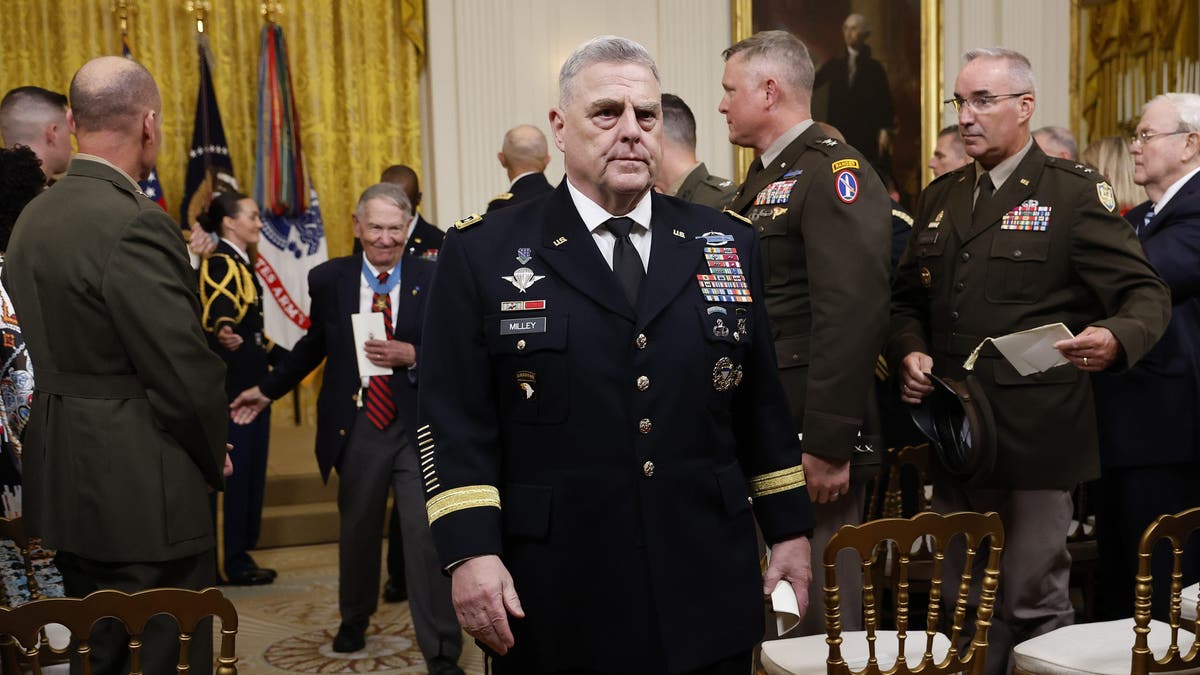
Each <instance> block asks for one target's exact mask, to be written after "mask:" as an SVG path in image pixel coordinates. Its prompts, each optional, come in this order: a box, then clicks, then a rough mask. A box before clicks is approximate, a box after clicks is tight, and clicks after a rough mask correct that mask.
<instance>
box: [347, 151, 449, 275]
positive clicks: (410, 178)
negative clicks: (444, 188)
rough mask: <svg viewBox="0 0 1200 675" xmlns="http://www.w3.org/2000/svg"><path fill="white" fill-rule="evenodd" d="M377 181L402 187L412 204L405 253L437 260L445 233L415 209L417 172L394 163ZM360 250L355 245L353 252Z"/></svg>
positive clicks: (418, 187) (418, 200) (418, 196)
mask: <svg viewBox="0 0 1200 675" xmlns="http://www.w3.org/2000/svg"><path fill="white" fill-rule="evenodd" d="M379 182H380V183H395V184H396V185H399V186H400V187H401V188H404V194H406V195H408V201H409V203H410V204H412V213H413V219H412V225H410V226H409V228H408V251H407V254H408V255H411V256H413V257H416V258H425V259H428V260H437V254H438V249H439V248H441V247H442V240H443V239H445V238H446V233H445V232H442V231H441V229H440V228H438V226H437V225H434V224H433V223H431V222H429V221H428V220H425V218H424V217H422V216H421V212H420V211H418V210H417V207H418V206H420V205H421V181H420V179H419V178H417V172H416V171H415V170H413V168H412V167H411V166H406V165H404V164H395V165H393V166H389V167H388V168H386V169H384V170H383V175H381V176H380V177H379ZM361 251H362V249H361V248H360V247H358V246H356V247H355V250H354V252H355V253H360V252H361Z"/></svg>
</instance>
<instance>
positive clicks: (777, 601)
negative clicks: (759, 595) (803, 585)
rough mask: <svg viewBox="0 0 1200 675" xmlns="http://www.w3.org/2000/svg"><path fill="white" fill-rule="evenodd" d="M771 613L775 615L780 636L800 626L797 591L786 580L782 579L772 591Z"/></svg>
mask: <svg viewBox="0 0 1200 675" xmlns="http://www.w3.org/2000/svg"><path fill="white" fill-rule="evenodd" d="M771 611H772V612H774V613H775V628H776V629H777V630H778V631H779V634H780V635H783V634H785V633H787V632H788V631H790V630H792V629H793V628H795V627H796V626H798V625H800V605H799V603H797V602H796V591H794V590H792V585H791V584H790V583H788V581H787V580H786V579H780V580H779V583H777V584H775V590H773V591H771Z"/></svg>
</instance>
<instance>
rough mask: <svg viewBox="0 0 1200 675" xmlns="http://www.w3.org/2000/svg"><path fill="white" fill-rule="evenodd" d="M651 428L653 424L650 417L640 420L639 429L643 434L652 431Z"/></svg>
mask: <svg viewBox="0 0 1200 675" xmlns="http://www.w3.org/2000/svg"><path fill="white" fill-rule="evenodd" d="M651 428H652V425H651V424H650V418H649V417H643V418H642V419H641V421H639V422H638V431H640V432H642V433H643V434H648V433H650V429H651Z"/></svg>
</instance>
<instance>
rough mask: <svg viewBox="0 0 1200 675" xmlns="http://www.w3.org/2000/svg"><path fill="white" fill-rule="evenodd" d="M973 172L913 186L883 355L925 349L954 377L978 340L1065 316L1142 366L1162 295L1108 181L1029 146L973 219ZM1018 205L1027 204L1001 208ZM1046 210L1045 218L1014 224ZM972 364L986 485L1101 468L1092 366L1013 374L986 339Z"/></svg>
mask: <svg viewBox="0 0 1200 675" xmlns="http://www.w3.org/2000/svg"><path fill="white" fill-rule="evenodd" d="M975 181H976V177H975V165H974V164H969V165H967V166H965V167H963V168H961V169H958V170H956V171H951V172H949V173H946V174H944V175H942V176H940V177H939V178H937V179H936V180H934V181H933V182H932V183H930V184H929V186H928V187H927V188H925V191H924V192H922V193H921V197H920V199H919V200H918V202H917V215H916V226H915V227H914V228H913V232H912V236H911V237H910V238H909V243H908V249H907V250H906V251H905V252H904V256H903V257H902V258H901V260H900V267H899V269H898V270H897V272H896V275H897V276H896V282H895V286H894V288H893V295H892V337H891V341H890V344H889V352H888V360H889V361H890V362H891V363H897V364H898V363H900V362H901V360H902V359H903V358H904V356H905V355H907V354H909V353H910V352H914V351H919V352H924V353H926V354H929V355H930V356H932V357H933V371H934V373H935V374H938V375H943V376H948V377H953V378H957V379H962V378H963V377H964V374H965V372H964V371H963V369H962V363H963V361H964V360H965V359H966V358H967V356H968V355H969V354H970V353H971V350H973V349H974V348H975V347H976V345H978V344H979V343H980V342H981V341H982V340H983V339H984V338H985V337H989V336H990V337H996V336H1000V335H1005V334H1008V333H1012V332H1015V331H1020V330H1026V329H1029V328H1035V327H1037V326H1041V325H1044V324H1048V323H1055V322H1060V321H1061V322H1062V323H1064V324H1066V326H1067V328H1069V329H1071V331H1072V332H1074V333H1076V334H1078V333H1079V332H1080V331H1082V330H1083V329H1084V328H1087V327H1088V326H1091V325H1094V326H1100V327H1104V328H1107V329H1109V330H1110V331H1112V334H1113V335H1114V336H1115V337H1116V339H1117V340H1118V341H1119V342H1120V343H1121V347H1122V349H1123V354H1124V361H1123V362H1122V363H1118V364H1117V365H1116V366H1114V367H1115V368H1116V369H1118V370H1120V369H1123V368H1126V367H1128V366H1129V365H1132V364H1135V363H1137V362H1138V361H1139V360H1140V359H1141V358H1142V357H1143V356H1144V355H1145V354H1146V352H1148V351H1149V350H1150V348H1151V347H1153V346H1154V343H1155V342H1156V341H1158V338H1159V336H1160V335H1162V333H1163V331H1164V330H1165V329H1166V325H1167V319H1168V318H1169V316H1170V309H1171V306H1170V296H1169V292H1168V290H1167V287H1166V284H1164V283H1163V281H1162V279H1160V278H1159V277H1158V275H1157V274H1156V273H1155V272H1154V268H1152V267H1151V266H1150V263H1148V262H1147V261H1146V257H1145V255H1144V254H1143V252H1142V247H1141V246H1140V245H1139V244H1138V241H1137V237H1136V236H1134V233H1133V229H1132V228H1130V227H1129V225H1128V224H1127V223H1125V222H1124V221H1123V220H1122V219H1121V217H1120V216H1118V215H1117V214H1116V212H1115V209H1116V203H1115V200H1112V201H1111V202H1109V204H1111V208H1110V207H1109V204H1105V203H1104V201H1105V197H1104V195H1106V194H1107V195H1109V197H1110V198H1111V188H1108V189H1106V188H1107V184H1106V183H1103V178H1102V177H1101V176H1100V175H1099V174H1097V173H1096V172H1095V171H1094V170H1093V169H1090V168H1087V167H1085V166H1083V165H1082V164H1075V163H1074V162H1069V161H1065V160H1060V159H1057V158H1054V157H1047V156H1046V155H1045V154H1044V153H1043V152H1042V151H1041V150H1040V149H1038V147H1037V144H1034V145H1033V146H1032V147H1031V148H1030V150H1029V152H1028V154H1027V155H1026V156H1025V157H1024V159H1022V161H1021V162H1020V164H1018V165H1017V168H1016V170H1015V171H1014V172H1013V174H1012V176H1010V177H1009V178H1008V180H1007V181H1005V182H1004V184H1003V185H1002V186H1001V187H1000V189H999V190H998V191H997V192H996V194H995V195H994V196H993V197H992V199H991V203H990V204H989V205H988V206H986V207H984V208H985V209H986V210H985V211H984V212H983V214H982V215H981V217H980V218H979V221H980V225H978V226H976V225H973V223H972V195H973V193H974V189H975ZM1017 207H1023V208H1024V211H1023V213H1024V215H1020V216H1019V218H1017V219H1015V220H1014V216H1011V215H1010V216H1007V217H1006V214H1009V212H1010V211H1013V210H1014V209H1016V208H1017ZM1038 209H1041V210H1040V211H1039V210H1038ZM1041 216H1046V217H1048V220H1047V221H1046V222H1045V223H1044V225H1045V227H1044V229H1039V228H1038V226H1034V227H1029V226H1028V225H1026V224H1023V223H1028V222H1029V221H1031V220H1033V219H1035V218H1040V217H1041ZM974 372H975V377H976V378H977V379H978V381H979V384H980V385H981V386H982V387H983V390H984V392H985V393H986V394H987V397H988V399H989V401H990V403H991V406H992V411H993V413H994V416H995V420H996V427H997V429H996V442H997V452H996V466H995V470H994V471H992V472H991V474H990V475H988V476H986V477H985V478H984V480H983V481H982V482H981V486H984V487H997V488H1008V489H1027V490H1037V489H1065V490H1069V489H1071V488H1073V487H1074V486H1075V485H1076V484H1077V483H1080V482H1082V481H1085V480H1090V479H1092V478H1096V477H1097V476H1098V475H1099V469H1100V462H1099V459H1100V458H1099V452H1098V450H1097V444H1098V439H1097V431H1096V408H1095V404H1094V403H1093V397H1092V386H1091V378H1090V377H1088V376H1087V375H1085V374H1084V373H1082V372H1081V371H1079V370H1078V369H1077V368H1075V366H1073V365H1070V364H1067V365H1062V366H1058V367H1056V368H1051V369H1050V370H1048V371H1045V372H1042V373H1035V374H1032V375H1029V376H1021V375H1020V374H1019V373H1017V371H1016V369H1015V368H1013V367H1012V365H1010V364H1009V363H1008V361H1006V360H1004V359H1003V358H1000V357H999V354H998V353H997V352H995V351H994V350H988V349H984V350H983V352H982V358H980V359H979V360H978V362H976V364H975V371H974Z"/></svg>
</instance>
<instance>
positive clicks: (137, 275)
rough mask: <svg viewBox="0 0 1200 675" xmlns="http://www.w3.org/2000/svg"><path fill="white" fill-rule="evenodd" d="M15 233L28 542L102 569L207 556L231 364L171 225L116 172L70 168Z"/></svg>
mask: <svg viewBox="0 0 1200 675" xmlns="http://www.w3.org/2000/svg"><path fill="white" fill-rule="evenodd" d="M14 229H15V231H14V234H13V237H12V241H11V242H10V246H9V249H8V255H7V256H6V258H7V261H8V264H7V265H6V266H5V268H4V277H5V279H4V283H5V287H6V288H7V289H8V291H9V293H10V294H11V295H12V299H13V302H14V304H15V306H16V309H17V313H18V315H19V316H20V317H21V329H22V331H23V333H24V336H25V340H26V343H27V344H28V346H29V354H30V356H31V357H32V359H33V363H34V368H35V374H34V376H35V379H36V392H35V394H34V401H33V411H32V413H31V419H30V421H29V425H28V427H26V438H25V454H24V468H25V483H24V494H23V498H24V514H25V522H26V524H27V527H29V529H30V533H31V534H33V535H37V536H41V537H43V538H44V539H45V541H46V544H47V546H49V547H51V548H56V549H58V550H60V551H68V552H71V553H74V554H76V555H79V556H82V557H84V558H89V559H93V560H101V561H111V562H121V561H142V562H146V561H163V560H172V559H176V558H181V557H186V556H190V555H195V554H197V553H200V552H202V551H205V550H207V549H211V548H212V547H213V545H214V539H213V525H212V518H211V517H210V516H209V513H208V495H207V490H206V488H207V487H208V486H215V487H218V488H219V487H221V486H222V484H223V478H222V475H221V469H222V468H223V466H224V461H225V439H226V430H227V420H228V416H229V413H228V410H227V408H226V398H225V389H224V378H225V367H224V366H223V365H222V363H221V360H220V359H219V358H217V356H216V355H215V354H213V353H212V351H211V350H209V348H208V345H207V344H206V343H205V340H204V333H203V332H202V331H201V329H200V305H199V302H198V301H197V298H196V276H195V272H193V270H192V268H191V265H190V264H189V262H188V256H187V252H186V250H185V248H184V244H183V240H182V239H181V238H180V236H179V226H178V225H176V224H175V222H174V221H173V220H171V217H170V216H168V215H167V214H166V213H165V212H164V211H163V210H162V209H161V208H159V207H158V205H157V204H155V203H154V202H152V201H150V200H149V199H147V198H146V197H145V196H144V195H142V194H141V193H140V192H138V191H137V190H136V188H135V187H134V186H133V185H131V184H130V183H129V181H128V180H126V179H125V177H124V176H122V175H121V174H120V173H119V172H117V171H116V170H115V169H113V168H111V167H109V166H107V165H105V164H101V163H99V162H93V161H89V160H85V159H79V158H76V159H75V160H73V161H72V162H71V165H70V169H69V171H68V173H67V175H66V177H64V178H63V179H62V180H60V181H58V183H56V184H55V185H54V187H53V188H51V189H50V190H48V191H47V192H45V193H43V194H42V195H40V196H39V197H37V198H36V199H34V200H33V201H32V202H31V203H30V204H29V206H28V207H26V209H25V211H24V212H23V213H22V214H21V217H20V219H19V220H18V221H17V226H16V228H14Z"/></svg>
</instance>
